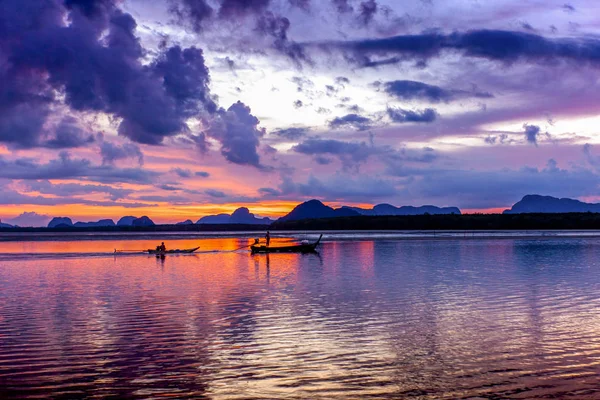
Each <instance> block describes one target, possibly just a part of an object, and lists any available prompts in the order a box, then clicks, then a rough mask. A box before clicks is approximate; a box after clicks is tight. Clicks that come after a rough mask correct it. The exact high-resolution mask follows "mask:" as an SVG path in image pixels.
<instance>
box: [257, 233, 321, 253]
mask: <svg viewBox="0 0 600 400" xmlns="http://www.w3.org/2000/svg"><path fill="white" fill-rule="evenodd" d="M322 237H323V235H321V236H319V239H318V240H317V241H316V242H314V243H302V244H295V245H292V246H274V247H271V246H265V245H257V244H255V245H252V246H250V251H251V252H252V254H257V253H314V252H316V251H317V250H316V249H317V246H318V245H319V243H320V242H321V238H322Z"/></svg>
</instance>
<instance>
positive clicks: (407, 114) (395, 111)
mask: <svg viewBox="0 0 600 400" xmlns="http://www.w3.org/2000/svg"><path fill="white" fill-rule="evenodd" d="M387 114H388V116H389V117H390V119H391V120H392V121H393V122H397V123H404V122H416V123H419V122H422V123H430V122H433V121H435V120H436V118H437V116H438V114H437V112H436V111H435V110H434V109H433V108H426V109H424V110H421V111H413V110H403V109H401V108H391V107H390V108H388V109H387Z"/></svg>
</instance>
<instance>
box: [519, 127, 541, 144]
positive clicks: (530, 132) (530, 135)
mask: <svg viewBox="0 0 600 400" xmlns="http://www.w3.org/2000/svg"><path fill="white" fill-rule="evenodd" d="M523 128H524V129H525V139H526V140H527V142H529V143H531V144H535V145H536V146H537V140H538V135H539V134H540V127H539V126H537V125H527V124H525V125H523Z"/></svg>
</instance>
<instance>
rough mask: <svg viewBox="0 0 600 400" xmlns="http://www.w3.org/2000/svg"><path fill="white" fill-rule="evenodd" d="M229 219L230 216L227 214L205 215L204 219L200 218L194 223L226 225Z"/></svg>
mask: <svg viewBox="0 0 600 400" xmlns="http://www.w3.org/2000/svg"><path fill="white" fill-rule="evenodd" d="M230 217H231V215H229V214H218V215H207V216H206V217H202V218H200V219H199V220H198V221H197V222H196V223H197V224H228V223H229V218H230Z"/></svg>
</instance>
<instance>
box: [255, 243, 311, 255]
mask: <svg viewBox="0 0 600 400" xmlns="http://www.w3.org/2000/svg"><path fill="white" fill-rule="evenodd" d="M250 250H251V251H252V253H253V254H256V253H314V252H316V251H317V249H316V246H315V245H312V244H310V245H298V246H281V247H267V246H252V247H251V248H250Z"/></svg>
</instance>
